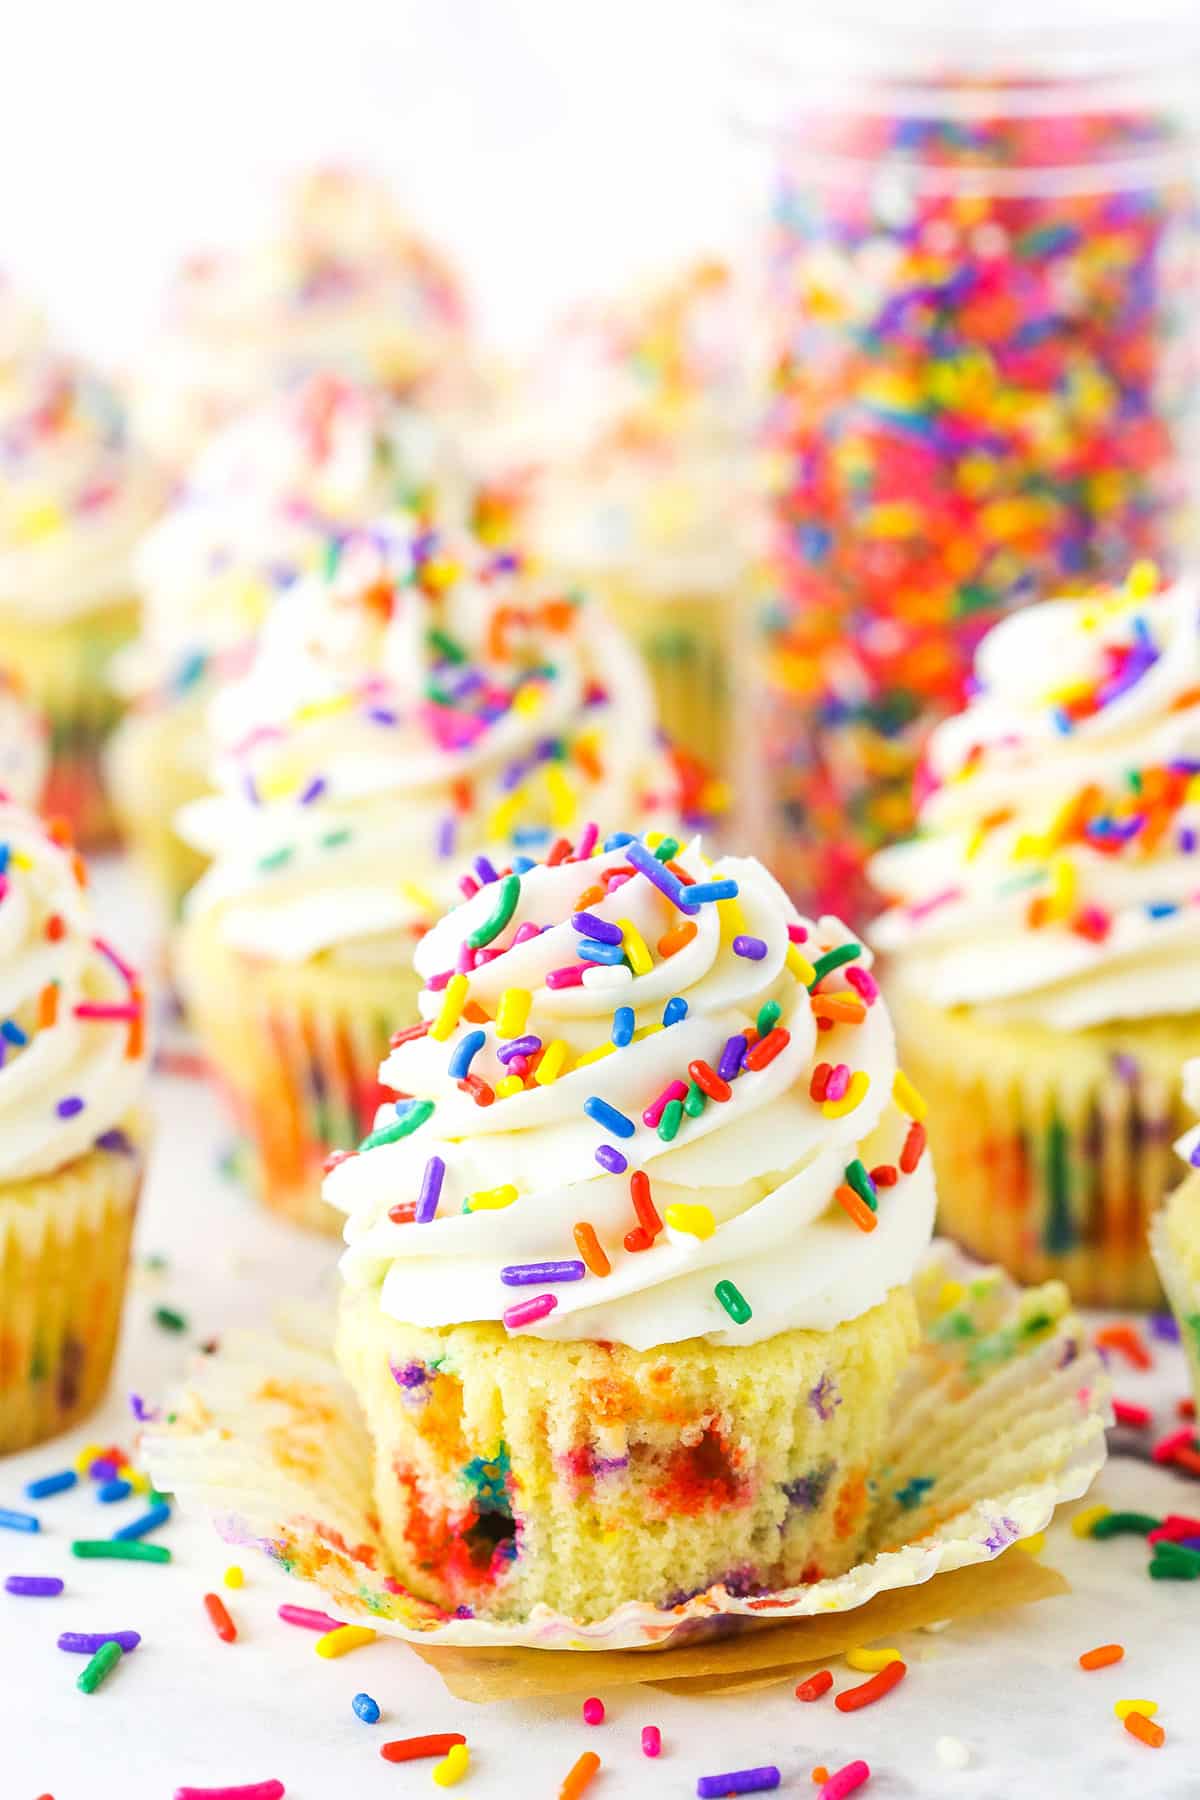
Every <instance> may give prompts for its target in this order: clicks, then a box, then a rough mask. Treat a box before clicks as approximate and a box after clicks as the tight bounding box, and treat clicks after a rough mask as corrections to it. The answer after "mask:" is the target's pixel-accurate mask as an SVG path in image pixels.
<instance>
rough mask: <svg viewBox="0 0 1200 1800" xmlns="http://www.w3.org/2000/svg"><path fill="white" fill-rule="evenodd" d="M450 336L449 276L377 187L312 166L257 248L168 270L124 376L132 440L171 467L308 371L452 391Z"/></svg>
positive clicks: (459, 323)
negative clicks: (138, 356)
mask: <svg viewBox="0 0 1200 1800" xmlns="http://www.w3.org/2000/svg"><path fill="white" fill-rule="evenodd" d="M464 329H465V310H464V305H463V300H462V295H461V292H460V289H459V285H458V280H457V277H456V276H455V274H454V272H453V271H452V269H451V268H450V266H449V265H448V263H447V262H446V261H445V260H444V259H443V257H442V256H441V254H440V252H438V251H437V250H436V249H435V248H434V247H433V246H432V245H430V244H429V243H427V242H426V241H425V240H424V239H423V238H422V237H420V236H419V235H418V233H417V232H416V231H415V230H414V229H413V227H412V226H411V225H410V224H409V223H408V222H407V221H406V220H405V219H404V218H403V216H402V215H401V214H400V212H399V211H398V210H397V207H396V204H395V201H394V199H393V197H392V195H391V194H390V193H389V191H388V189H387V188H386V186H385V185H384V184H383V183H381V182H379V181H376V180H374V179H372V178H371V177H369V176H367V175H366V174H363V173H356V172H354V171H352V170H349V169H338V168H323V169H316V170H313V171H311V172H310V173H309V174H307V175H305V176H303V177H301V178H300V179H298V180H297V181H295V182H294V183H293V185H292V186H291V187H290V188H289V190H288V191H287V193H286V194H285V196H284V200H283V205H282V209H281V213H280V217H279V219H278V221H277V222H276V223H275V225H274V226H273V227H272V229H271V230H270V231H269V232H268V234H267V235H266V236H265V237H264V238H263V239H261V240H260V241H259V242H257V243H255V244H251V245H250V246H248V247H246V248H244V249H241V250H229V251H225V252H223V253H219V254H212V255H203V256H195V257H192V258H191V259H190V260H189V261H188V262H187V263H186V264H185V265H184V267H183V268H182V269H181V270H180V272H179V274H178V276H177V278H176V281H175V284H174V286H173V289H172V292H171V295H170V300H169V309H168V316H167V319H166V321H165V323H164V327H163V330H162V332H161V333H160V335H159V337H158V338H157V339H156V340H155V341H154V342H153V343H152V344H151V345H150V347H149V348H148V350H147V352H146V355H145V357H144V359H143V361H142V364H141V366H140V368H139V369H138V371H137V376H136V381H135V385H134V419H135V422H136V425H137V429H138V433H139V436H140V437H141V438H142V439H143V441H144V442H145V443H147V444H148V445H150V446H151V448H152V449H153V450H154V452H155V454H156V455H158V456H159V457H161V458H162V460H163V461H164V462H165V463H166V464H167V465H168V466H169V467H171V468H184V467H186V466H187V465H188V463H189V462H190V461H191V459H192V457H193V456H194V455H195V453H196V451H197V450H198V449H199V448H200V446H201V445H202V444H203V443H204V442H205V440H206V439H207V438H208V437H210V436H211V435H212V433H213V432H214V431H217V430H219V429H220V427H221V426H222V425H224V424H226V423H227V422H228V421H229V420H230V419H232V418H233V417H235V416H236V414H237V413H239V412H241V411H244V410H245V409H246V408H247V407H250V406H253V405H255V404H257V403H259V402H260V401H262V400H265V399H267V398H268V397H269V396H270V395H271V394H273V393H274V392H276V391H277V390H278V389H279V388H281V387H285V386H287V385H288V384H290V383H291V382H293V381H294V380H296V379H297V378H298V377H300V376H303V375H306V374H309V373H311V372H313V371H314V370H320V369H325V370H337V371H340V372H341V373H342V374H344V375H347V376H349V377H351V378H355V379H360V380H364V381H375V382H379V383H380V384H382V385H384V386H386V387H388V388H389V389H391V391H392V392H393V393H396V394H400V395H405V396H407V395H412V394H415V393H418V392H420V393H424V392H426V390H428V389H430V388H431V387H432V388H435V389H436V388H437V387H438V386H439V385H440V384H441V383H443V382H449V383H453V382H454V380H455V377H456V373H457V371H458V369H459V367H460V365H461V363H462V360H463V351H464Z"/></svg>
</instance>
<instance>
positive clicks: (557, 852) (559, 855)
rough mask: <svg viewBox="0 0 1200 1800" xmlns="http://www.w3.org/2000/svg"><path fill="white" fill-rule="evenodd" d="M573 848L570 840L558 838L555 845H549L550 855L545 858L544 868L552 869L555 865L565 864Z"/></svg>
mask: <svg viewBox="0 0 1200 1800" xmlns="http://www.w3.org/2000/svg"><path fill="white" fill-rule="evenodd" d="M574 848H575V846H574V844H572V842H571V840H570V838H559V839H558V841H557V843H555V844H553V845H551V848H550V854H549V856H548V857H547V858H546V867H547V868H548V869H553V868H554V867H555V865H556V864H558V863H560V862H566V860H567V858H568V856H570V855H571V852H572V851H573V850H574Z"/></svg>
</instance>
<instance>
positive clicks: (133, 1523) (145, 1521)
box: [113, 1500, 171, 1544]
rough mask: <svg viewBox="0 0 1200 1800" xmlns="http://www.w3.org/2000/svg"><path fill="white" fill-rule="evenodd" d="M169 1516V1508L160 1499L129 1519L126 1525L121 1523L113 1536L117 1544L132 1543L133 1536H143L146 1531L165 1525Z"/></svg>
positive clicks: (155, 1529)
mask: <svg viewBox="0 0 1200 1800" xmlns="http://www.w3.org/2000/svg"><path fill="white" fill-rule="evenodd" d="M170 1517H171V1508H170V1507H169V1506H168V1505H167V1503H166V1501H165V1500H160V1501H159V1503H158V1505H157V1506H152V1507H151V1508H150V1510H149V1512H144V1513H142V1514H141V1516H140V1517H139V1518H136V1519H130V1521H129V1523H128V1525H122V1526H121V1528H120V1530H119V1531H114V1532H113V1537H114V1538H115V1539H116V1541H117V1543H119V1544H128V1543H132V1541H133V1540H134V1539H135V1538H143V1537H145V1536H146V1535H147V1533H148V1532H151V1531H157V1530H158V1528H159V1526H160V1525H165V1524H166V1522H167V1520H168V1519H169V1518H170Z"/></svg>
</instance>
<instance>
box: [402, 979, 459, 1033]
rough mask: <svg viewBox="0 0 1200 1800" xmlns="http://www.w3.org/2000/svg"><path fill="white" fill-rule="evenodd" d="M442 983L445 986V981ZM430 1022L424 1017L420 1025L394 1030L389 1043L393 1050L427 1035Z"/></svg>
mask: <svg viewBox="0 0 1200 1800" xmlns="http://www.w3.org/2000/svg"><path fill="white" fill-rule="evenodd" d="M447 979H448V978H447ZM442 985H443V986H445V983H443V984H442ZM430 1023H431V1021H430V1020H428V1019H422V1020H421V1022H420V1024H418V1025H406V1026H405V1028H404V1030H403V1031H393V1033H392V1035H391V1037H390V1038H389V1039H388V1043H389V1044H390V1045H391V1047H392V1049H393V1050H398V1049H399V1048H400V1045H401V1044H411V1043H413V1042H414V1040H415V1039H416V1038H423V1037H426V1036H427V1035H428V1033H429V1026H430Z"/></svg>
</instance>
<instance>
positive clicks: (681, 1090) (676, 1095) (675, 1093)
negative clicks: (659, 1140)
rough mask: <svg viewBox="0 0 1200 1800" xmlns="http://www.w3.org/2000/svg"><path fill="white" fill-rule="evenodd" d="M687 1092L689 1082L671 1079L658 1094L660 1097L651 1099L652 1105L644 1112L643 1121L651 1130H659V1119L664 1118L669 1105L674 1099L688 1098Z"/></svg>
mask: <svg viewBox="0 0 1200 1800" xmlns="http://www.w3.org/2000/svg"><path fill="white" fill-rule="evenodd" d="M687 1094H688V1091H687V1083H686V1082H684V1081H669V1082H668V1083H667V1085H666V1087H665V1088H664V1089H663V1091H662V1093H661V1094H660V1095H659V1096H658V1099H657V1100H653V1101H651V1103H650V1105H649V1106H648V1107H647V1108H646V1110H645V1112H644V1113H643V1114H642V1120H643V1122H644V1123H645V1124H647V1125H648V1126H649V1127H650V1129H651V1131H657V1129H658V1121H659V1120H660V1119H661V1118H662V1116H663V1114H664V1113H665V1112H666V1110H667V1107H668V1106H669V1105H670V1103H671V1101H672V1100H686V1099H687Z"/></svg>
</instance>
